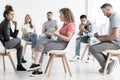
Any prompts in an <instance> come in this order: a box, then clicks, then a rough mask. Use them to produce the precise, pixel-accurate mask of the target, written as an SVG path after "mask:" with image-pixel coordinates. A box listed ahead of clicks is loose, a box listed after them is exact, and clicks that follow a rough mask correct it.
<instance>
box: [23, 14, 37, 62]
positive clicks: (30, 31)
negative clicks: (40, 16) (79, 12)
mask: <svg viewBox="0 0 120 80" xmlns="http://www.w3.org/2000/svg"><path fill="white" fill-rule="evenodd" d="M22 32H23V37H22V38H23V39H24V40H25V41H29V42H31V43H32V57H33V56H34V53H35V45H36V39H37V34H36V30H35V27H34V25H33V22H32V18H31V16H30V15H29V14H27V15H26V16H25V21H24V25H23V26H22ZM24 55H25V53H24ZM24 55H23V58H22V61H25V60H24Z"/></svg>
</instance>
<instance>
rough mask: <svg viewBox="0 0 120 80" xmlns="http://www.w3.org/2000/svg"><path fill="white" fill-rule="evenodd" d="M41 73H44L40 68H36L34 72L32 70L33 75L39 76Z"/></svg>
mask: <svg viewBox="0 0 120 80" xmlns="http://www.w3.org/2000/svg"><path fill="white" fill-rule="evenodd" d="M40 74H43V72H42V71H39V70H34V71H33V72H32V74H31V76H33V77H34V76H39V75H40Z"/></svg>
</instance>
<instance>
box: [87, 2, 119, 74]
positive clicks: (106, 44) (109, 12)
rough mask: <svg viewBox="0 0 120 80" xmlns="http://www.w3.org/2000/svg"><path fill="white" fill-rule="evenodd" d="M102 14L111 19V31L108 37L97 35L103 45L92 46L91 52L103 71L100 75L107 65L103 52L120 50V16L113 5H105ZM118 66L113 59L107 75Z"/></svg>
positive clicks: (100, 70)
mask: <svg viewBox="0 0 120 80" xmlns="http://www.w3.org/2000/svg"><path fill="white" fill-rule="evenodd" d="M101 9H102V12H103V13H104V15H105V16H107V17H108V18H109V24H110V25H109V30H108V35H99V34H97V33H96V34H95V37H96V38H97V39H99V40H100V42H101V43H99V44H96V45H93V46H90V48H89V49H90V52H91V53H92V54H93V56H94V57H95V58H96V59H97V61H98V62H99V64H100V66H101V69H99V72H100V73H103V70H104V68H105V65H106V61H107V57H108V56H107V55H105V54H103V53H102V52H103V51H105V50H117V49H120V14H118V13H116V12H115V11H114V10H113V7H112V5H111V4H108V3H105V4H103V5H102V6H101ZM115 65H116V61H115V60H113V59H111V61H110V63H109V65H108V69H107V74H110V73H111V72H112V71H113V69H114V67H115Z"/></svg>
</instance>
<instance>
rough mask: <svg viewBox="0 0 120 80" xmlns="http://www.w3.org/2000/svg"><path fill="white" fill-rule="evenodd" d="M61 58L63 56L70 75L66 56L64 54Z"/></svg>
mask: <svg viewBox="0 0 120 80" xmlns="http://www.w3.org/2000/svg"><path fill="white" fill-rule="evenodd" d="M63 58H64V60H65V62H66V66H67V68H68V71H69V74H70V76H72V74H71V71H70V67H69V65H68V62H67V58H66V56H65V54H64V55H63Z"/></svg>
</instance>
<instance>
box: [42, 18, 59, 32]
mask: <svg viewBox="0 0 120 80" xmlns="http://www.w3.org/2000/svg"><path fill="white" fill-rule="evenodd" d="M56 26H57V21H56V20H51V21H46V22H45V23H44V24H43V29H45V30H46V32H54V31H55V30H56Z"/></svg>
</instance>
